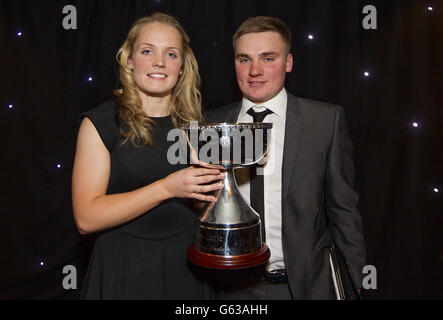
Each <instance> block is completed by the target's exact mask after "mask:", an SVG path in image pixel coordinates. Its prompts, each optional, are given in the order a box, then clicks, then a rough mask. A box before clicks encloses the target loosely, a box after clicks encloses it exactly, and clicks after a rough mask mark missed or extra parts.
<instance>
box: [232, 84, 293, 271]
mask: <svg viewBox="0 0 443 320" xmlns="http://www.w3.org/2000/svg"><path fill="white" fill-rule="evenodd" d="M287 101H288V99H287V93H286V90H285V89H284V88H283V89H282V90H281V91H280V92H279V93H278V94H277V95H276V96H275V97H274V98H272V99H271V100H268V101H266V102H265V103H263V104H259V105H256V104H254V103H252V102H251V101H249V100H248V99H246V98H243V100H242V107H241V110H240V114H239V115H238V119H237V122H253V120H252V116H250V115H249V114H247V111H248V110H249V109H250V108H252V107H253V108H254V111H257V112H260V111H264V110H265V109H264V108H267V109H269V110H271V111H272V112H273V113H272V114H269V115H267V116H266V117H265V119H264V120H263V122H271V123H272V124H273V128H272V131H271V132H272V133H271V139H270V144H269V151H268V154H267V156H266V158H265V162H264V167H263V169H264V171H263V173H264V177H263V184H264V196H265V199H264V202H265V206H264V208H265V212H264V217H265V233H266V244H267V245H268V247H269V249H270V250H271V257H270V259H269V263H268V265H267V270H268V271H272V270H276V269H284V268H285V264H284V261H283V249H282V225H281V221H282V206H281V198H282V163H283V146H284V141H285V122H286V107H287ZM249 170H255V169H254V167H253V168H252V169H250V168H249V167H247V168H240V169H236V170H235V177H236V180H237V184H238V187H239V190H240V192H241V193H242V195H243V197H244V198H245V199H246V201H247V202H248V203H250V183H249V181H250V173H249V172H250V171H249Z"/></svg>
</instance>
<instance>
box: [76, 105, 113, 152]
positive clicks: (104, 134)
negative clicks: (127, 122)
mask: <svg viewBox="0 0 443 320" xmlns="http://www.w3.org/2000/svg"><path fill="white" fill-rule="evenodd" d="M85 117H87V118H88V119H89V120H90V121H91V122H92V124H93V125H94V127H95V128H96V129H97V132H98V134H99V135H100V137H101V139H102V140H103V143H104V144H105V146H106V148H107V149H108V150H109V151H111V150H112V149H113V146H114V145H115V143H116V142H117V141H118V140H119V138H120V133H119V126H120V122H119V105H118V104H117V102H115V101H113V100H109V101H105V102H103V103H101V104H99V105H98V106H97V107H95V108H93V109H91V110H89V111H86V112H83V113H82V114H81V115H80V121H82V120H83V119H84V118H85Z"/></svg>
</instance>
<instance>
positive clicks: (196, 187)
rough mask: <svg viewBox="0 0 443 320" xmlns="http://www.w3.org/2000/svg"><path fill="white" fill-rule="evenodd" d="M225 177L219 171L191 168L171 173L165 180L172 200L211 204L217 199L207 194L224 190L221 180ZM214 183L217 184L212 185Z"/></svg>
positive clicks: (197, 167)
mask: <svg viewBox="0 0 443 320" xmlns="http://www.w3.org/2000/svg"><path fill="white" fill-rule="evenodd" d="M224 177H225V173H224V172H222V171H221V170H219V169H210V168H205V167H199V166H190V167H188V168H186V169H182V170H179V171H176V172H174V173H171V174H170V175H169V176H167V177H166V178H164V179H163V180H164V186H165V189H166V191H167V192H168V193H169V195H170V196H171V197H172V198H193V199H197V200H200V201H209V202H211V201H215V197H214V196H212V195H206V194H205V193H207V192H211V191H215V190H219V189H221V188H223V183H222V182H221V181H220V180H222V179H223V178H224ZM213 181H216V182H215V183H211V182H213ZM209 183H211V184H209Z"/></svg>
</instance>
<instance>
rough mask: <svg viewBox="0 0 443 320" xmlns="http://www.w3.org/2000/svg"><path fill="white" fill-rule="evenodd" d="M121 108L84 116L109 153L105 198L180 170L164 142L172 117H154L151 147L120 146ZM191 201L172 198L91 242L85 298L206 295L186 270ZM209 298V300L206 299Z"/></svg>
mask: <svg viewBox="0 0 443 320" xmlns="http://www.w3.org/2000/svg"><path fill="white" fill-rule="evenodd" d="M118 110H119V107H118V105H117V104H116V103H115V102H112V101H108V102H105V103H103V104H101V105H100V106H98V107H97V108H95V109H93V110H91V111H89V112H86V113H84V114H82V116H81V118H84V117H88V118H89V119H90V120H91V121H92V123H93V124H94V126H95V127H96V129H97V131H98V132H99V135H100V137H101V138H102V141H103V143H104V144H105V146H106V147H107V148H108V150H109V151H110V155H111V173H110V179H109V184H108V190H107V194H115V193H123V192H129V191H132V190H135V189H137V188H140V187H143V186H145V185H148V184H150V183H152V182H154V181H156V180H159V179H161V178H164V177H166V176H167V175H169V174H170V173H172V172H174V171H176V170H178V169H182V168H184V167H185V165H180V164H178V165H171V164H169V162H168V159H167V158H166V155H167V150H168V148H169V146H171V145H172V144H173V143H175V142H174V141H167V133H168V132H169V130H171V129H172V128H173V125H172V121H171V118H170V116H166V117H159V118H152V119H154V120H155V124H154V125H153V127H152V131H151V132H152V138H153V142H154V144H153V146H152V147H143V148H140V147H136V146H134V145H133V144H132V143H130V142H127V143H124V144H122V142H123V138H120V135H119V134H118V133H119V128H124V125H123V121H122V120H121V118H120V117H119V111H118ZM190 205H191V202H190V200H184V199H170V200H168V201H164V202H162V203H161V204H160V205H158V206H156V207H155V208H153V209H151V210H150V211H148V212H147V213H145V214H143V215H141V216H140V217H138V218H136V219H134V220H132V221H129V222H127V223H126V224H123V225H121V226H117V227H115V228H113V229H112V230H109V231H107V232H105V234H104V235H102V236H101V237H99V238H98V239H97V241H96V243H95V246H94V250H93V253H92V256H91V259H90V263H89V268H88V272H87V275H86V279H85V283H84V285H83V289H82V298H85V299H201V298H204V297H208V296H207V294H209V293H210V291H206V290H207V288H206V286H205V284H204V283H202V282H200V281H198V280H197V278H196V277H195V276H194V275H193V273H192V272H191V270H190V269H189V268H188V267H187V258H186V252H187V249H188V247H189V246H190V245H191V244H192V240H193V230H194V222H195V215H194V213H193V211H192V210H191V209H190ZM209 297H210V296H209Z"/></svg>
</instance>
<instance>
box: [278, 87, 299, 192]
mask: <svg viewBox="0 0 443 320" xmlns="http://www.w3.org/2000/svg"><path fill="white" fill-rule="evenodd" d="M298 103H299V102H298V101H297V98H296V97H294V96H293V95H292V94H290V93H289V92H288V104H287V108H286V125H285V127H286V128H285V142H284V147H283V166H282V200H283V201H284V199H286V197H287V196H288V189H289V184H290V182H291V177H292V171H293V168H294V163H295V161H296V156H297V151H298V148H299V146H300V139H301V134H302V129H303V116H302V113H301V110H300V106H299V104H298Z"/></svg>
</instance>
